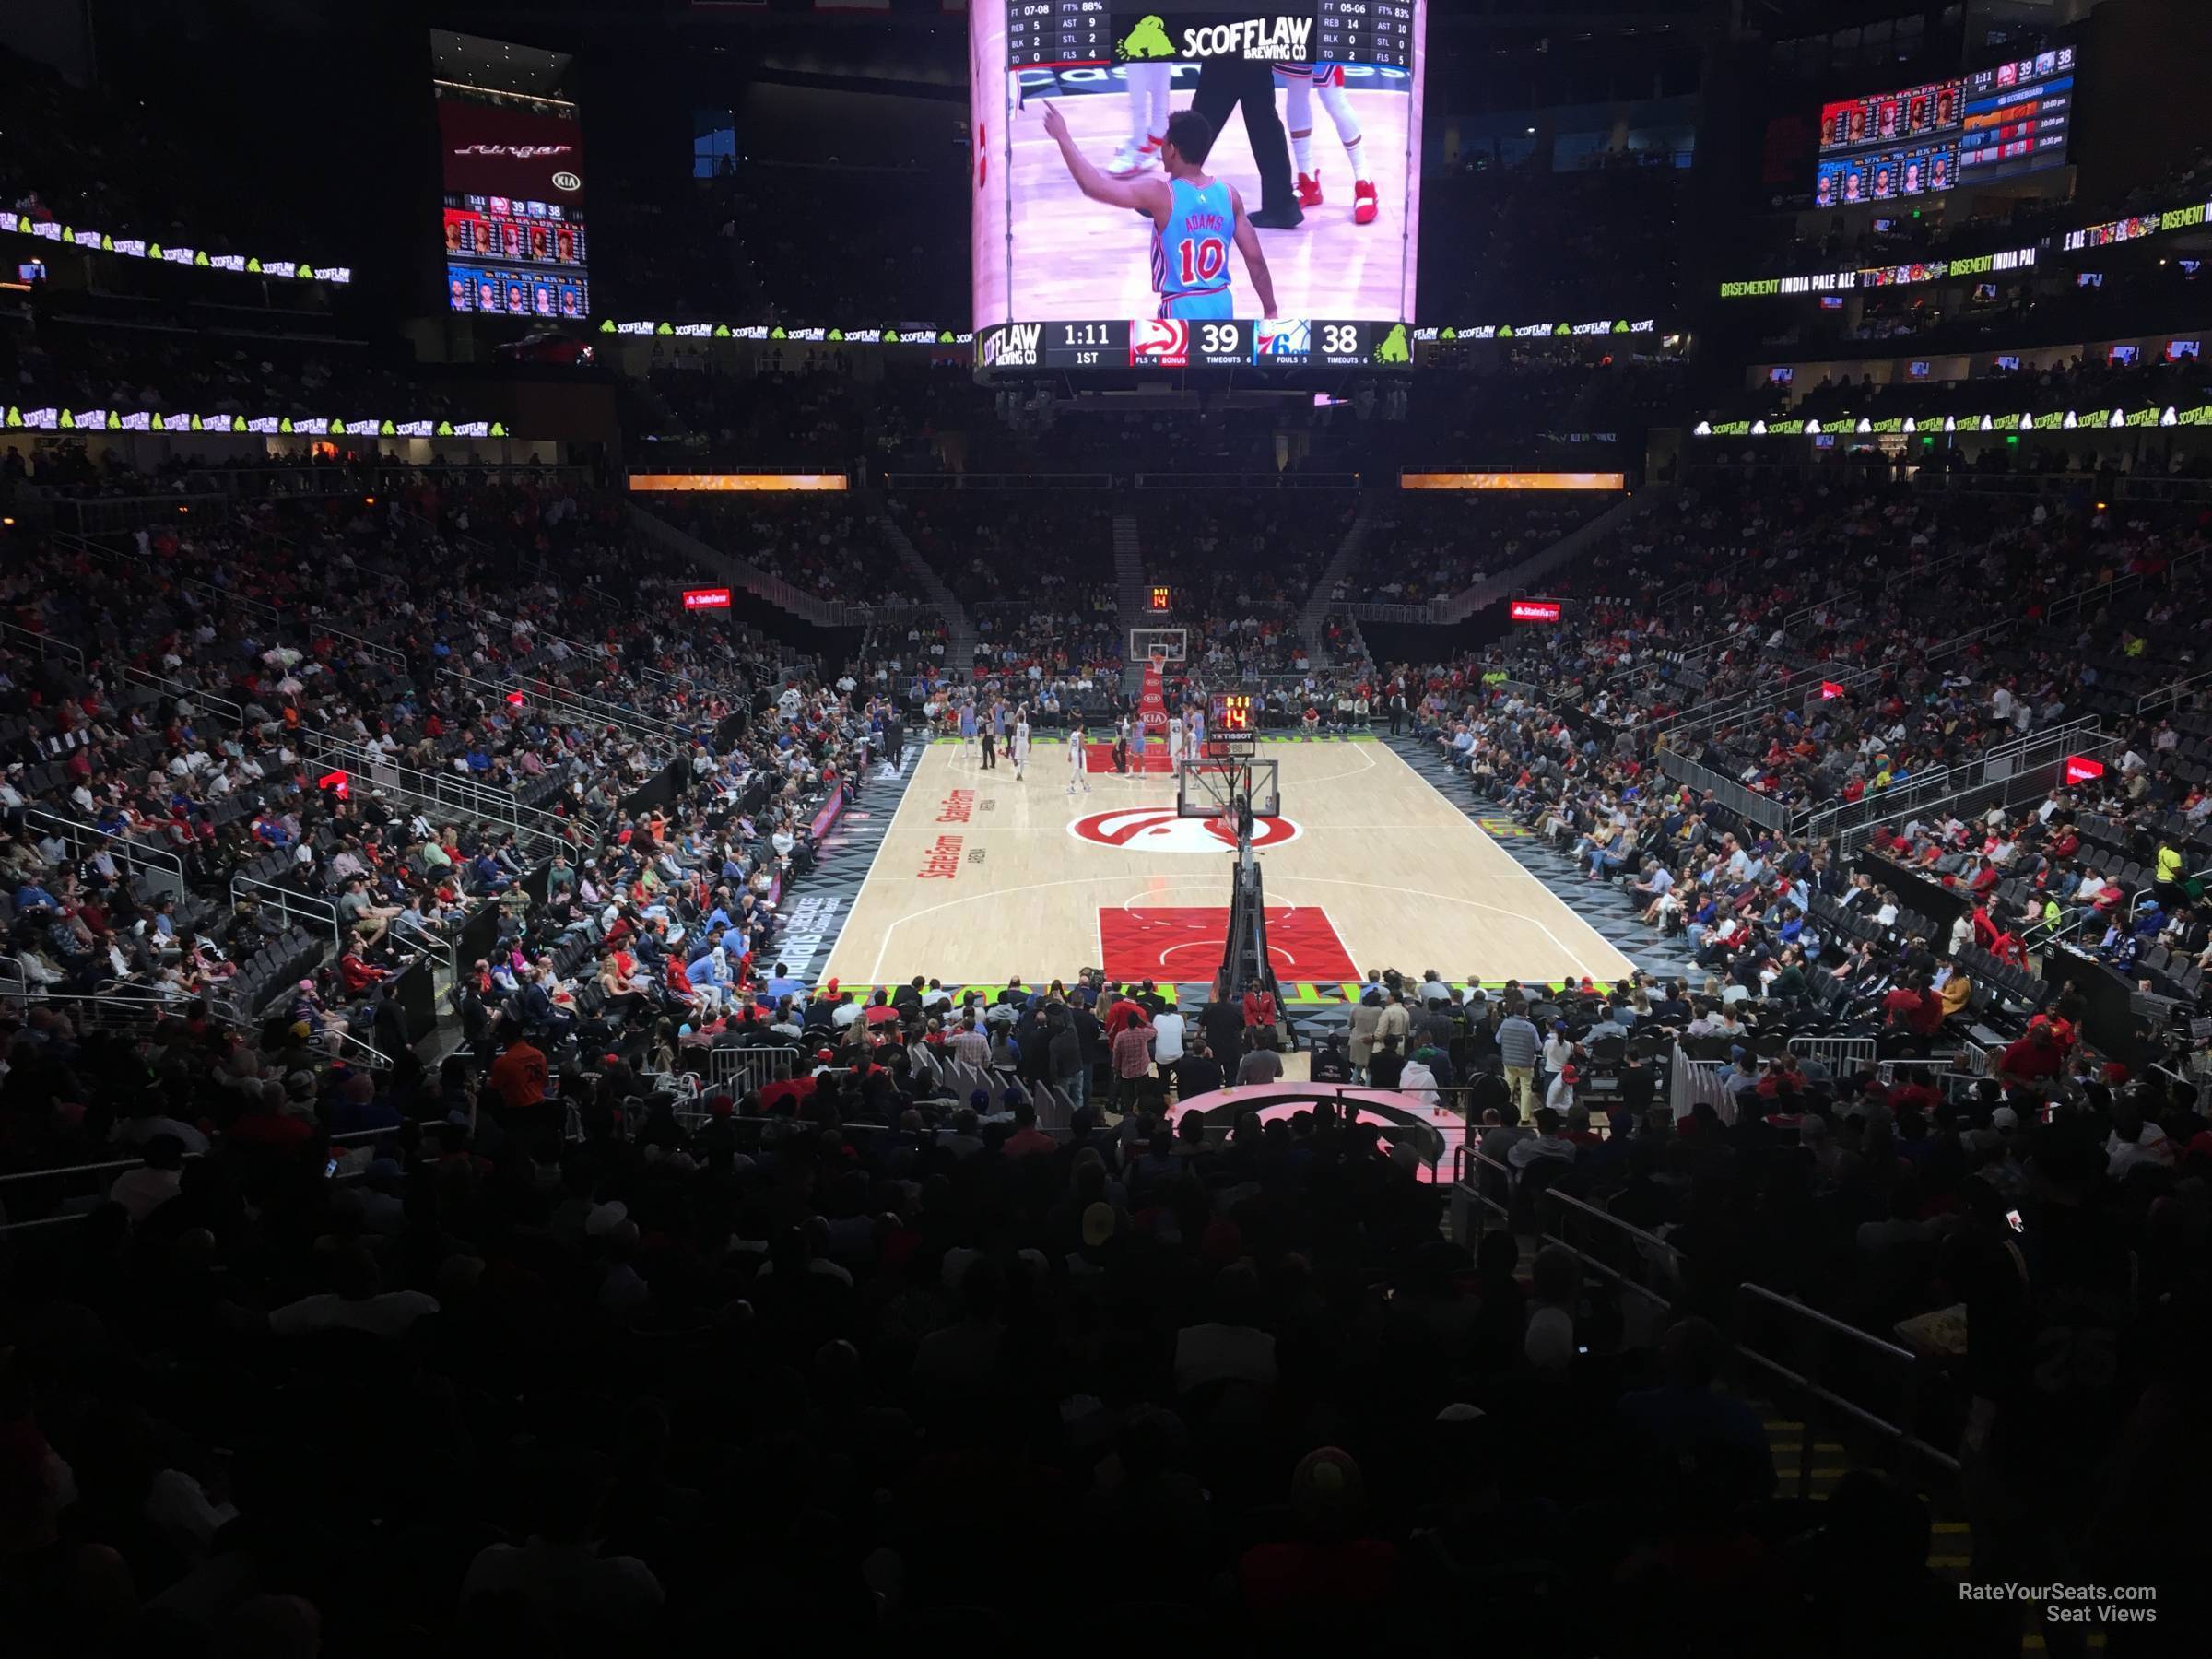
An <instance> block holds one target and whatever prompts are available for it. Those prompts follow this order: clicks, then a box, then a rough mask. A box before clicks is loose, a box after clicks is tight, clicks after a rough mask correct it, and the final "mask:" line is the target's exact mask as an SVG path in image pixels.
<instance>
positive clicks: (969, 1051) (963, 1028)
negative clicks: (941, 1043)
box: [951, 1014, 991, 1070]
mask: <svg viewBox="0 0 2212 1659" xmlns="http://www.w3.org/2000/svg"><path fill="white" fill-rule="evenodd" d="M951 1046H952V1057H953V1058H954V1059H955V1060H958V1061H959V1063H960V1064H961V1065H972V1066H975V1067H977V1068H978V1069H979V1070H980V1069H981V1068H982V1067H984V1066H987V1065H990V1064H991V1039H990V1038H988V1037H986V1036H984V1035H983V1033H982V1031H981V1030H978V1029H977V1027H976V1023H975V1016H974V1015H972V1014H971V1015H969V1016H968V1017H967V1018H965V1019H963V1020H961V1021H960V1029H959V1030H958V1031H955V1032H954V1033H953V1037H952V1045H951Z"/></svg>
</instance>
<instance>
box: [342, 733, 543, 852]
mask: <svg viewBox="0 0 2212 1659" xmlns="http://www.w3.org/2000/svg"><path fill="white" fill-rule="evenodd" d="M306 741H307V745H308V748H309V752H310V753H311V754H312V755H313V756H314V757H315V759H316V763H317V764H318V765H329V764H331V763H333V761H335V763H336V764H338V765H340V766H342V767H343V768H344V769H345V770H346V771H348V772H350V773H353V774H355V775H357V776H359V777H360V778H362V779H363V780H365V781H366V782H368V783H369V784H370V786H371V788H375V789H381V790H383V791H385V792H386V793H387V794H395V795H398V796H400V797H401V798H402V799H404V800H405V801H406V803H407V804H408V805H409V806H414V807H417V808H418V809H426V808H427V809H428V810H430V811H433V812H436V813H439V814H440V815H441V816H446V817H447V818H449V820H450V819H453V818H465V819H470V820H473V821H474V822H477V823H479V824H498V825H501V826H503V827H504V828H506V829H508V830H512V831H513V833H514V835H515V838H516V839H517V840H518V841H524V842H525V843H528V844H532V845H535V843H538V842H541V841H542V842H548V843H551V842H558V841H560V840H561V835H560V827H561V825H562V824H563V822H564V820H563V819H561V818H559V816H558V815H557V814H554V813H550V812H547V811H546V810H545V809H544V808H543V807H539V806H524V804H523V802H522V800H521V797H519V796H518V795H516V794H515V793H514V792H513V791H512V790H511V789H505V788H501V787H500V785H498V784H494V783H480V782H477V780H476V779H475V778H474V777H470V776H466V775H465V774H463V773H461V772H457V771H456V772H444V771H435V772H432V771H420V770H418V769H417V768H415V767H411V766H403V765H401V764H400V763H399V762H398V761H396V760H391V759H386V758H385V757H384V756H383V755H382V754H381V753H379V752H378V751H376V750H373V749H368V748H364V747H360V746H359V745H358V744H356V743H353V742H352V741H350V740H348V739H347V738H343V737H334V736H331V735H328V734H326V733H320V732H317V733H311V734H309V735H308V737H307V740H306Z"/></svg>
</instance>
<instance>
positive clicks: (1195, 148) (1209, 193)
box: [1044, 102, 1276, 318]
mask: <svg viewBox="0 0 2212 1659" xmlns="http://www.w3.org/2000/svg"><path fill="white" fill-rule="evenodd" d="M1044 130H1045V133H1046V135H1048V136H1049V137H1050V138H1051V139H1052V140H1053V143H1054V144H1057V145H1058V146H1059V147H1060V159H1062V160H1063V161H1065V162H1066V163H1067V171H1068V173H1069V175H1070V176H1071V177H1073V178H1074V180H1075V181H1076V188H1077V190H1080V191H1081V192H1082V193H1083V194H1085V195H1087V196H1088V197H1089V198H1090V199H1091V200H1092V201H1094V202H1102V203H1104V204H1105V205H1106V206H1109V207H1129V208H1134V209H1135V211H1136V212H1138V213H1141V214H1143V215H1145V216H1146V217H1147V218H1149V219H1150V220H1151V221H1152V286H1153V288H1155V289H1156V290H1157V291H1158V292H1159V314H1160V315H1161V316H1163V317H1194V318H1206V317H1218V318H1229V317H1234V316H1235V315H1236V314H1237V304H1236V299H1235V296H1234V295H1233V294H1232V293H1231V291H1230V285H1229V244H1230V241H1234V242H1235V243H1236V244H1237V252H1238V253H1241V254H1242V255H1243V256H1244V268H1245V270H1246V271H1247V272H1249V273H1250V274H1251V276H1252V286H1253V290H1254V291H1255V292H1256V293H1257V294H1258V295H1259V300H1260V313H1259V314H1260V315H1261V316H1263V317H1272V316H1274V315H1275V314H1276V312H1275V277H1273V276H1272V275H1271V274H1270V273H1269V272H1268V269H1267V255H1266V254H1265V253H1262V252H1261V251H1260V234H1259V232H1258V231H1256V230H1254V229H1253V228H1252V221H1251V220H1250V219H1249V218H1246V217H1245V215H1244V200H1243V198H1242V197H1241V196H1240V195H1239V194H1237V191H1236V187H1235V186H1234V185H1232V184H1228V183H1224V182H1222V181H1221V180H1219V179H1216V178H1210V177H1208V176H1207V174H1206V170H1205V162H1206V152H1207V151H1208V150H1210V149H1211V148H1213V145H1214V129H1213V128H1212V127H1211V126H1209V125H1207V124H1206V117H1205V116H1203V115H1201V114H1199V113H1198V112H1196V111H1194V110H1179V111H1177V112H1175V113H1174V114H1172V115H1171V116H1169V117H1168V135H1167V137H1166V138H1165V139H1164V140H1163V141H1162V142H1161V144H1160V147H1159V161H1160V166H1161V167H1162V168H1164V169H1165V170H1166V171H1167V175H1168V176H1167V177H1166V178H1164V179H1126V180H1124V179H1110V178H1108V177H1107V176H1106V175H1105V174H1104V173H1102V172H1100V171H1099V170H1098V169H1097V168H1096V167H1094V166H1093V165H1091V163H1090V162H1089V161H1088V160H1086V159H1084V156H1083V154H1082V152H1081V151H1080V150H1078V149H1077V148H1076V141H1075V139H1074V138H1073V137H1071V136H1070V135H1069V134H1068V130H1067V118H1066V117H1065V115H1063V114H1061V113H1060V108H1059V105H1058V104H1057V102H1048V103H1046V105H1045V106H1044Z"/></svg>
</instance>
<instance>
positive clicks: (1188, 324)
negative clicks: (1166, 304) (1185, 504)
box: [975, 317, 1413, 371]
mask: <svg viewBox="0 0 2212 1659" xmlns="http://www.w3.org/2000/svg"><path fill="white" fill-rule="evenodd" d="M975 354H976V366H977V367H978V368H979V369H982V370H984V371H994V370H1006V369H1200V368H1207V369H1233V368H1245V367H1253V368H1283V369H1297V368H1326V369H1368V368H1381V369H1405V368H1410V367H1411V366H1412V362H1413V351H1412V344H1411V340H1410V337H1409V335H1408V333H1407V330H1406V325H1405V324H1402V323H1375V322H1351V321H1339V320H1326V321H1316V320H1312V319H1309V318H1305V317H1273V318H1265V319H1260V320H1241V319H1240V320H1226V319H1225V320H1222V321H1219V322H1213V321H1203V322H1194V321H1191V320H1189V319H1186V318H1182V317H1138V318H1135V319H1125V318H1100V319H1098V320H1095V321H1090V322H1080V323H1002V324H998V325H997V326H995V327H990V328H981V329H978V330H977V331H976V335H975Z"/></svg>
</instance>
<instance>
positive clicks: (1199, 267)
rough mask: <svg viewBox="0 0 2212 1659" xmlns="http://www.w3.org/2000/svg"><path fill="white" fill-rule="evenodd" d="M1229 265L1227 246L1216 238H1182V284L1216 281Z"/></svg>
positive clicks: (1188, 285) (1187, 285) (1185, 285)
mask: <svg viewBox="0 0 2212 1659" xmlns="http://www.w3.org/2000/svg"><path fill="white" fill-rule="evenodd" d="M1228 264H1229V244H1228V243H1226V242H1224V241H1222V240H1221V239H1220V238H1219V237H1218V236H1203V237H1198V238H1196V239H1192V238H1188V237H1186V238H1184V239H1183V243H1182V284H1183V286H1184V287H1185V288H1188V287H1190V285H1191V284H1192V283H1194V282H1212V281H1215V280H1217V279H1218V277H1220V275H1221V272H1222V269H1223V267H1225V266H1226V265H1228Z"/></svg>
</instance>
